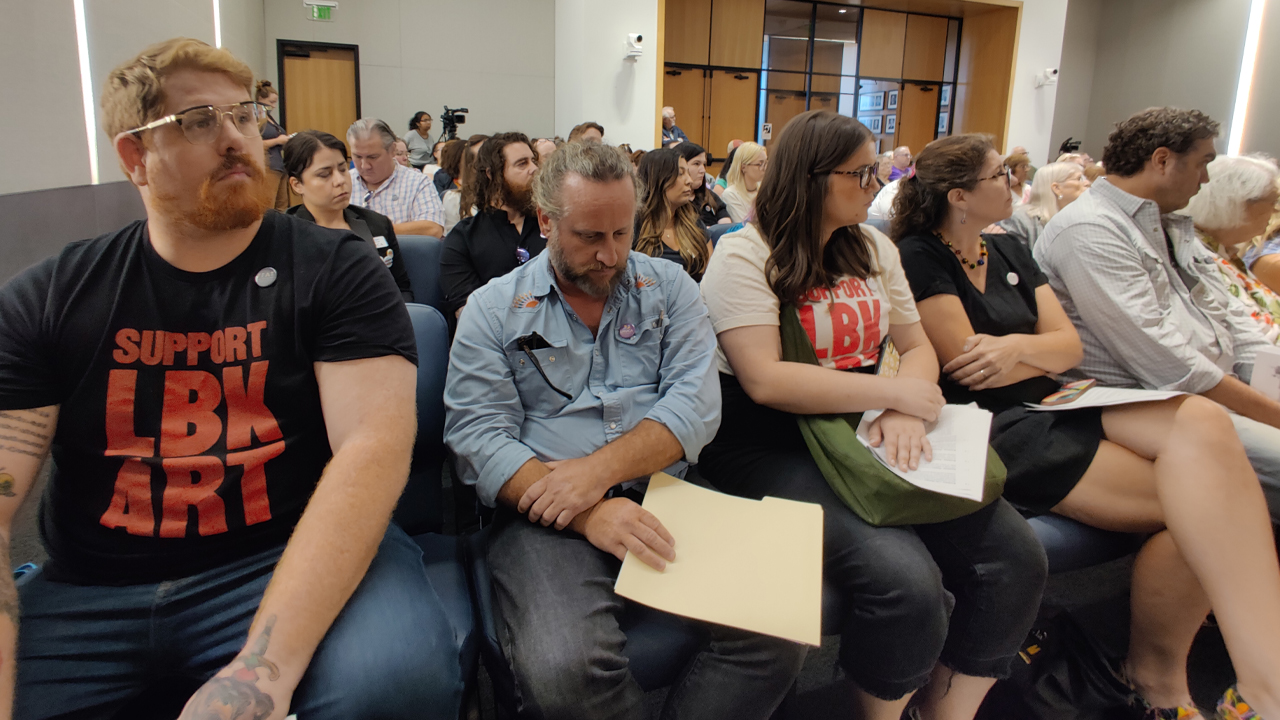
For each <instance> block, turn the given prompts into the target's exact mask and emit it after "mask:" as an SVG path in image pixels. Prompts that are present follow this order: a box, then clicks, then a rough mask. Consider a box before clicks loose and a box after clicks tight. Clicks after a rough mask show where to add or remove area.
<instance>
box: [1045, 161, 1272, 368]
mask: <svg viewBox="0 0 1280 720" xmlns="http://www.w3.org/2000/svg"><path fill="white" fill-rule="evenodd" d="M1165 233H1168V237H1169V241H1166V240H1165ZM1170 242H1171V243H1172V246H1173V250H1174V255H1175V257H1174V258H1172V259H1171V258H1170V256H1169V244H1170ZM1034 254H1035V259H1036V262H1038V263H1039V264H1040V267H1041V269H1042V270H1044V273H1045V275H1046V276H1047V277H1048V278H1049V285H1050V286H1051V287H1052V288H1053V290H1054V292H1055V293H1056V294H1057V296H1058V300H1060V301H1061V302H1062V307H1063V309H1064V310H1066V311H1067V315H1068V316H1069V317H1070V318H1071V322H1072V323H1073V324H1074V325H1075V326H1076V330H1078V331H1079V332H1080V340H1081V341H1082V342H1083V344H1084V361H1083V362H1082V363H1081V364H1080V367H1078V368H1076V369H1075V370H1073V371H1072V372H1071V374H1072V375H1075V376H1079V377H1092V378H1096V379H1097V380H1098V382H1099V383H1100V384H1102V385H1111V386H1118V387H1142V388H1149V389H1153V390H1181V391H1184V392H1189V393H1203V392H1205V391H1206V390H1209V389H1211V388H1213V387H1214V386H1215V385H1217V384H1218V383H1219V382H1221V381H1222V378H1223V376H1224V375H1226V374H1229V373H1234V374H1235V375H1237V376H1238V377H1240V378H1241V379H1242V380H1244V381H1245V382H1248V381H1249V377H1250V375H1251V374H1252V373H1253V358H1254V355H1255V353H1257V350H1258V348H1259V347H1264V346H1266V345H1269V343H1268V342H1267V340H1266V338H1265V337H1264V336H1263V334H1262V332H1261V331H1260V330H1259V329H1258V327H1257V325H1256V324H1254V322H1253V321H1252V320H1251V319H1250V317H1249V310H1248V308H1247V307H1246V306H1245V305H1244V304H1243V303H1242V302H1241V301H1240V300H1239V298H1235V297H1232V296H1231V294H1230V293H1229V292H1228V291H1227V288H1226V286H1225V285H1224V284H1223V283H1222V281H1221V279H1220V278H1219V277H1218V275H1217V267H1216V265H1215V263H1214V259H1213V254H1212V253H1210V252H1209V250H1208V249H1207V248H1206V247H1204V245H1203V244H1202V243H1201V242H1200V241H1199V240H1198V239H1196V234H1195V229H1194V227H1193V226H1192V222H1191V218H1189V217H1187V216H1185V215H1179V214H1173V213H1171V214H1168V215H1163V216H1162V215H1161V214H1160V209H1159V207H1158V206H1157V205H1156V203H1155V202H1154V201H1151V200H1144V199H1142V198H1139V197H1135V196H1133V195H1130V194H1129V193H1127V192H1124V191H1123V190H1121V189H1119V188H1117V187H1116V186H1115V185H1112V184H1111V183H1109V182H1107V181H1106V179H1101V180H1098V181H1097V182H1095V183H1094V184H1093V187H1091V188H1090V189H1089V190H1088V191H1087V192H1085V193H1084V195H1081V196H1080V198H1079V199H1078V200H1076V201H1075V202H1073V203H1071V204H1070V205H1068V206H1067V207H1066V208H1064V209H1063V210H1062V212H1060V213H1058V214H1057V215H1055V216H1054V217H1053V219H1052V220H1050V221H1049V224H1048V225H1047V226H1045V229H1044V231H1043V232H1042V233H1041V234H1040V239H1039V241H1038V242H1037V243H1036V246H1035V250H1034Z"/></svg>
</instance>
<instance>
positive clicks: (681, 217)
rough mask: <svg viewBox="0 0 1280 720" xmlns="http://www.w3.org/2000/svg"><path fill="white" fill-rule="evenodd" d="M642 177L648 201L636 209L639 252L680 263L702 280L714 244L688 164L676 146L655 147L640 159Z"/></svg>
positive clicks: (690, 274)
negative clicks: (701, 214)
mask: <svg viewBox="0 0 1280 720" xmlns="http://www.w3.org/2000/svg"><path fill="white" fill-rule="evenodd" d="M639 176H640V187H641V190H642V191H643V193H644V200H643V201H642V202H641V204H640V207H639V209H638V210H637V211H636V234H635V242H634V246H635V249H636V251H638V252H642V253H644V254H645V255H649V256H651V257H660V258H666V259H667V260H670V261H672V262H675V263H679V264H680V266H681V267H683V268H684V269H685V272H687V273H689V276H690V277H692V278H693V279H694V280H698V281H701V280H702V274H703V273H704V272H706V270H707V262H708V261H709V260H710V259H711V243H710V241H708V240H707V226H706V225H703V224H702V220H701V219H699V217H698V209H697V208H696V207H694V204H693V198H694V187H693V178H691V177H690V176H689V167H688V163H687V162H686V161H685V159H684V158H683V157H681V155H680V153H679V152H677V151H676V150H675V149H672V148H665V149H662V150H653V151H651V152H647V153H645V154H644V156H643V157H641V158H640V170H639Z"/></svg>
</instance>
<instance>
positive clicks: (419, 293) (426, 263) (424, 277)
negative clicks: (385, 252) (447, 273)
mask: <svg viewBox="0 0 1280 720" xmlns="http://www.w3.org/2000/svg"><path fill="white" fill-rule="evenodd" d="M396 240H397V241H399V243H400V255H401V257H403V258H404V267H405V270H406V271H408V273H409V287H410V288H411V289H412V290H413V299H414V302H417V303H421V304H423V305H430V306H431V307H433V308H435V309H437V310H439V311H440V312H442V313H443V312H446V311H445V306H444V291H443V290H441V289H440V250H441V248H442V247H443V246H444V241H443V240H441V239H440V238H434V237H431V236H430V235H400V236H397V238H396ZM446 347H447V345H446Z"/></svg>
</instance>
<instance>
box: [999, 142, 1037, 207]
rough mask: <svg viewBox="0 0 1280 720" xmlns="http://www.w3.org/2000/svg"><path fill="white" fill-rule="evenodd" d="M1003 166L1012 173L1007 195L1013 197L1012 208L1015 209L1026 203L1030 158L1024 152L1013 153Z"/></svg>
mask: <svg viewBox="0 0 1280 720" xmlns="http://www.w3.org/2000/svg"><path fill="white" fill-rule="evenodd" d="M1004 164H1005V167H1007V168H1009V172H1011V173H1013V181H1012V182H1010V184H1009V194H1010V195H1011V196H1012V197H1013V206H1014V207H1015V208H1017V207H1018V206H1020V205H1022V204H1023V203H1025V202H1026V201H1027V199H1026V191H1027V186H1028V185H1029V184H1030V183H1031V158H1030V157H1029V156H1028V155H1027V154H1026V153H1025V152H1015V153H1011V154H1010V155H1009V157H1007V158H1005V159H1004Z"/></svg>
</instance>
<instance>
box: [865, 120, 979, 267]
mask: <svg viewBox="0 0 1280 720" xmlns="http://www.w3.org/2000/svg"><path fill="white" fill-rule="evenodd" d="M994 149H995V146H994V145H992V144H991V136H990V135H979V134H976V133H969V134H965V135H951V136H949V137H944V138H939V139H938V140H934V141H933V142H931V143H929V144H928V145H925V146H924V150H921V151H920V154H919V155H917V156H916V172H915V174H914V175H912V176H911V177H904V178H902V179H901V180H899V181H898V195H897V196H896V197H894V199H893V222H892V224H891V225H890V228H889V237H891V238H893V241H894V242H897V241H899V240H901V239H902V238H904V237H908V236H911V235H929V234H932V233H933V232H934V231H935V230H937V229H938V228H940V227H942V224H943V223H944V222H946V219H947V211H948V210H949V209H950V208H951V201H950V200H948V199H947V193H949V192H951V191H952V190H954V189H956V188H960V189H961V190H972V189H974V188H975V187H977V185H978V179H979V177H978V176H980V175H981V174H982V165H983V164H984V163H985V162H986V161H987V155H988V153H990V152H991V151H992V150H994Z"/></svg>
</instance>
